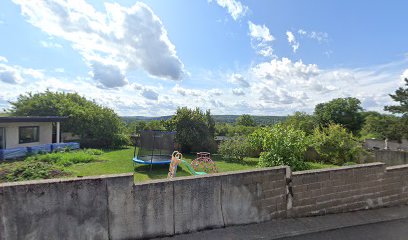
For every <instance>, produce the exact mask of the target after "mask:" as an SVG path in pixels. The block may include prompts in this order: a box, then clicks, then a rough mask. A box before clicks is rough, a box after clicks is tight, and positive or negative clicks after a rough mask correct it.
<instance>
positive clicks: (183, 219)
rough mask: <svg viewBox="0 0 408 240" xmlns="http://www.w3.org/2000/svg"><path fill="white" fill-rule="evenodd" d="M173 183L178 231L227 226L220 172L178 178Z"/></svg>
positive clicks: (176, 227)
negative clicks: (218, 174)
mask: <svg viewBox="0 0 408 240" xmlns="http://www.w3.org/2000/svg"><path fill="white" fill-rule="evenodd" d="M223 177H225V176H223ZM173 184H174V231H175V233H176V234H177V233H186V232H193V231H198V230H202V229H206V228H218V227H223V226H224V221H223V217H222V207H221V177H220V176H202V177H195V178H185V179H178V180H174V181H173Z"/></svg>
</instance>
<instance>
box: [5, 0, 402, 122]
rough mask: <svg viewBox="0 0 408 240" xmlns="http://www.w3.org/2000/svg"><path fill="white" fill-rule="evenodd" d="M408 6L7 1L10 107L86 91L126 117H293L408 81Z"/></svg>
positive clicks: (376, 96)
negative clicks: (30, 97)
mask: <svg viewBox="0 0 408 240" xmlns="http://www.w3.org/2000/svg"><path fill="white" fill-rule="evenodd" d="M406 9H408V2H406V1H403V0H400V1H398V0H395V1H392V2H391V3H390V2H387V1H379V0H378V1H370V2H368V1H351V0H350V1H344V0H343V1H323V0H315V1H300V0H298V1H295V0H289V1H288V0H280V1H267V0H264V1H236V0H212V1H206V0H202V1H198V0H197V1H188V0H172V1H162V0H151V1H105V2H102V1H89V0H88V1H68V2H67V1H62V0H55V1H51V0H44V1H24V0H13V1H7V0H6V1H0V34H1V36H2V37H1V38H0V108H8V107H9V105H8V101H13V100H15V99H16V98H17V97H18V95H19V94H22V93H25V92H28V91H32V92H41V91H44V90H46V89H50V90H53V91H65V92H78V93H79V94H81V95H83V96H85V97H87V98H88V99H93V100H95V101H96V102H98V103H100V104H102V105H105V106H108V107H111V108H113V109H114V110H115V111H117V112H118V113H119V114H120V115H146V116H158V115H166V114H172V113H174V111H175V109H176V108H177V107H178V106H188V107H200V108H203V109H211V110H212V112H213V113H215V114H243V113H249V114H254V115H287V114H291V113H293V112H294V111H306V112H312V111H313V108H314V106H315V105H316V104H317V103H320V102H323V101H328V100H330V99H333V98H337V97H349V96H353V97H358V98H359V99H360V100H361V101H362V103H363V107H364V108H365V109H367V110H377V111H382V109H383V106H384V105H387V104H390V103H392V101H391V99H390V97H389V96H388V94H390V93H392V92H394V91H395V89H396V88H397V87H399V86H402V85H403V81H402V79H403V78H404V77H408V44H407V42H408V28H406V26H404V24H405V22H406Z"/></svg>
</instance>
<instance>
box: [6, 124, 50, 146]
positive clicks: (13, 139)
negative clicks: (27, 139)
mask: <svg viewBox="0 0 408 240" xmlns="http://www.w3.org/2000/svg"><path fill="white" fill-rule="evenodd" d="M24 126H39V127H40V136H39V142H33V143H24V144H19V142H18V141H19V132H18V128H19V127H24ZM0 127H4V128H5V130H6V149H7V148H15V147H31V146H36V145H40V144H48V143H52V123H51V122H19V123H0Z"/></svg>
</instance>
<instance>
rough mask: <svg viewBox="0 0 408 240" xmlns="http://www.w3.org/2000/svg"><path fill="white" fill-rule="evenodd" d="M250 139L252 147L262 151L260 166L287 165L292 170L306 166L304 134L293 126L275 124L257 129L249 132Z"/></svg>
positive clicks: (306, 143) (305, 140) (306, 144)
mask: <svg viewBox="0 0 408 240" xmlns="http://www.w3.org/2000/svg"><path fill="white" fill-rule="evenodd" d="M250 141H251V144H252V146H253V147H254V148H260V149H261V151H262V152H261V155H260V158H259V163H258V165H259V166H260V167H272V166H279V165H288V166H290V167H291V168H292V170H294V171H298V170H304V169H307V168H308V166H307V164H306V163H305V161H304V159H303V158H304V153H305V152H306V150H307V146H308V141H307V138H306V134H305V132H303V131H301V130H297V129H294V128H293V126H287V127H284V126H283V125H281V124H277V125H275V126H273V127H272V128H261V129H258V130H256V131H255V132H254V133H253V134H251V137H250Z"/></svg>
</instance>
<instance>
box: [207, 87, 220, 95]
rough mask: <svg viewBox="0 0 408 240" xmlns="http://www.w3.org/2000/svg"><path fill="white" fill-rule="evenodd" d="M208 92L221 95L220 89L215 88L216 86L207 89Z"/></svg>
mask: <svg viewBox="0 0 408 240" xmlns="http://www.w3.org/2000/svg"><path fill="white" fill-rule="evenodd" d="M208 93H209V94H210V95H213V96H221V95H222V91H221V90H220V89H217V88H215V89H211V90H209V91H208Z"/></svg>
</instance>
